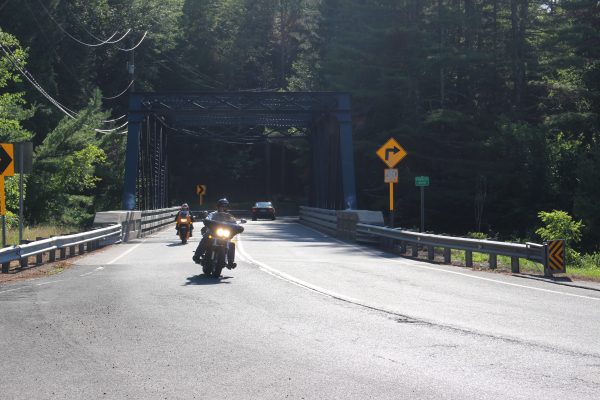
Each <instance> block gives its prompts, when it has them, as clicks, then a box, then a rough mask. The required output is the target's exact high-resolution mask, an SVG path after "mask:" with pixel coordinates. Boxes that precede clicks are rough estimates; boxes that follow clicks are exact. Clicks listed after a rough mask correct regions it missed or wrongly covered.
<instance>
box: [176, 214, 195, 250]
mask: <svg viewBox="0 0 600 400" xmlns="http://www.w3.org/2000/svg"><path fill="white" fill-rule="evenodd" d="M191 226H192V216H191V215H190V213H189V212H181V213H179V216H178V217H177V227H178V230H177V232H178V234H179V238H180V239H181V244H186V243H187V241H188V240H189V238H190V231H191Z"/></svg>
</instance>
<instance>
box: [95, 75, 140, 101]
mask: <svg viewBox="0 0 600 400" xmlns="http://www.w3.org/2000/svg"><path fill="white" fill-rule="evenodd" d="M133 82H135V79H132V80H131V82H129V85H127V87H126V88H125V89H124V90H123V91H122V92H121V93H119V94H118V95H116V96H112V97H104V96H102V98H103V99H104V100H114V99H117V98H119V97H121V96H123V95H124V94H125V93H127V91H128V90H129V88H130V87H131V85H133Z"/></svg>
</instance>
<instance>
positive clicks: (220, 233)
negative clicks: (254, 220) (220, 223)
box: [217, 228, 231, 238]
mask: <svg viewBox="0 0 600 400" xmlns="http://www.w3.org/2000/svg"><path fill="white" fill-rule="evenodd" d="M217 236H219V237H222V238H228V237H229V236H231V231H230V230H229V229H224V228H219V229H217Z"/></svg>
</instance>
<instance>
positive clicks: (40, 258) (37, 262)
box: [35, 236, 44, 265]
mask: <svg viewBox="0 0 600 400" xmlns="http://www.w3.org/2000/svg"><path fill="white" fill-rule="evenodd" d="M42 239H43V237H39V236H38V237H36V238H35V240H42ZM43 261H44V253H39V254H36V255H35V265H41V264H42V262H43Z"/></svg>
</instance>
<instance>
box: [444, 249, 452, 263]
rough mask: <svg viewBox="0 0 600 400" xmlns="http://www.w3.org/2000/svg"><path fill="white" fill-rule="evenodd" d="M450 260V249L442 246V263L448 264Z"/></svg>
mask: <svg viewBox="0 0 600 400" xmlns="http://www.w3.org/2000/svg"><path fill="white" fill-rule="evenodd" d="M451 262H452V249H450V248H449V247H444V263H446V264H450V263H451Z"/></svg>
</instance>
